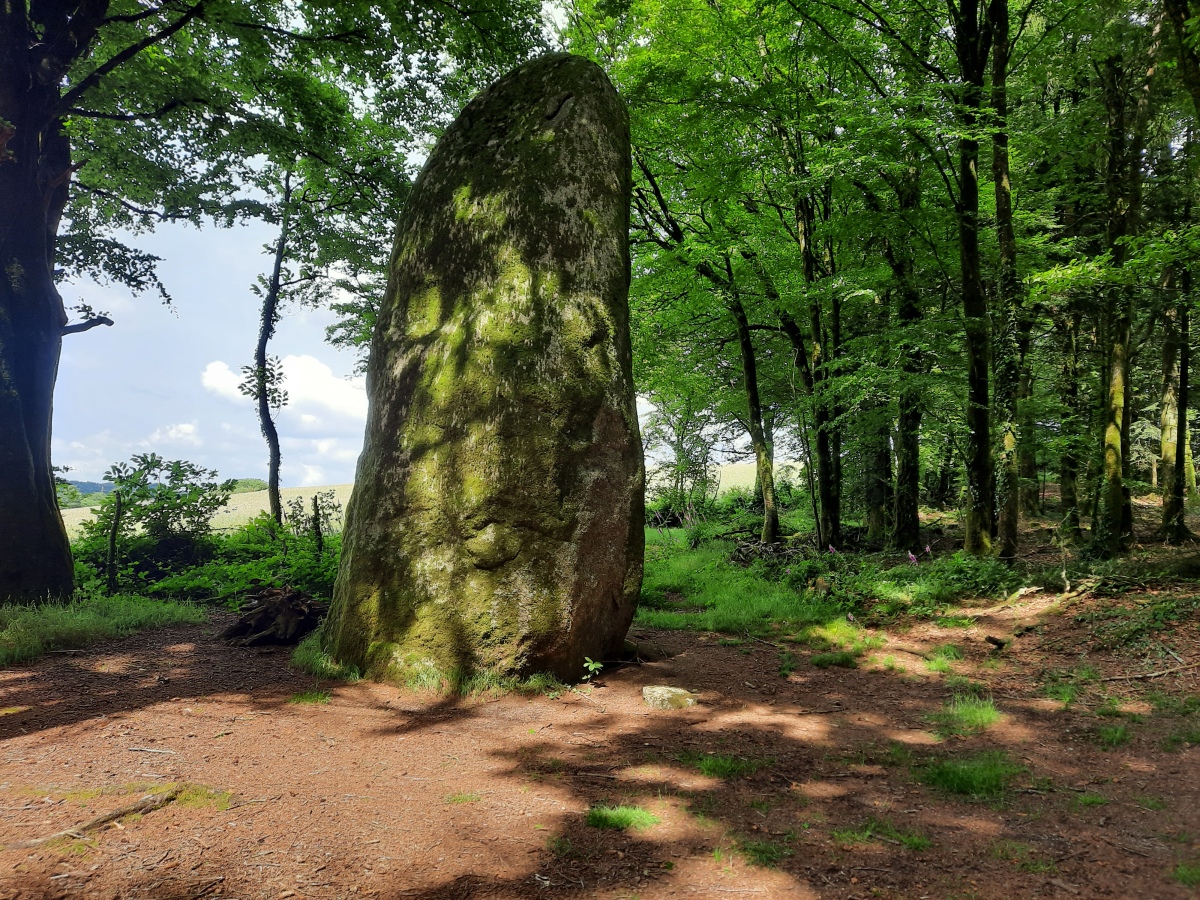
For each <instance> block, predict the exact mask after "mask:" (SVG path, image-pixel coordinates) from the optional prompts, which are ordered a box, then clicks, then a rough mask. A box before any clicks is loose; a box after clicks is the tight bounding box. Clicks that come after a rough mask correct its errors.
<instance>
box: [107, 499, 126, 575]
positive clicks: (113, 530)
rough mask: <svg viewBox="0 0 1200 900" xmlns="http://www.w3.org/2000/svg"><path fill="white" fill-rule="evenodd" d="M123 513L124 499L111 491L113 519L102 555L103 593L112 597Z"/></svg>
mask: <svg viewBox="0 0 1200 900" xmlns="http://www.w3.org/2000/svg"><path fill="white" fill-rule="evenodd" d="M124 512H125V497H124V495H123V494H122V493H121V492H120V491H113V519H112V524H111V525H109V527H108V547H107V548H106V552H105V554H104V586H105V593H107V594H108V596H110V597H111V596H112V595H113V594H115V593H116V592H117V538H118V537H120V535H121V515H122V514H123V513H124Z"/></svg>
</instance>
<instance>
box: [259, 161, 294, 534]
mask: <svg viewBox="0 0 1200 900" xmlns="http://www.w3.org/2000/svg"><path fill="white" fill-rule="evenodd" d="M291 203H292V173H291V172H288V173H287V174H286V175H285V176H284V179H283V206H282V210H283V211H282V217H281V221H280V226H279V240H278V241H276V243H275V260H274V264H273V265H272V268H271V277H270V279H269V280H268V281H267V286H266V290H265V291H264V292H263V302H262V312H261V318H260V320H259V326H258V343H257V344H256V345H255V347H254V399H255V400H256V401H257V406H258V425H259V428H261V429H262V435H263V439H264V440H266V442H267V497H268V500H269V501H270V504H271V518H272V519H274V520H275V524H276V525H282V524H283V503H282V501H281V500H280V497H279V464H280V461H281V457H282V452H281V450H280V447H279V429H278V428H276V427H275V418H274V416H273V415H272V414H271V406H272V402H273V401H275V402H277V403H278V404H279V405H282V400H283V394H282V393H281V390H280V388H279V387H278V385H276V384H275V383H274V379H273V377H272V376H273V374H275V375H277V374H278V373H277V372H275V373H273V370H272V368H271V361H270V359H269V358H268V357H267V345H268V344H269V343H270V342H271V338H272V337H273V336H274V335H275V326H276V324H278V322H279V294H280V289H281V285H282V278H283V262H284V260H285V259H286V258H287V242H288V238H289V237H290V233H289V232H290V226H291Z"/></svg>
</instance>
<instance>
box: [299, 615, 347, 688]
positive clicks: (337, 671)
mask: <svg viewBox="0 0 1200 900" xmlns="http://www.w3.org/2000/svg"><path fill="white" fill-rule="evenodd" d="M291 663H292V665H293V666H295V667H296V668H297V669H299V670H300V671H301V672H305V673H307V674H309V675H312V676H313V677H315V678H322V679H326V680H332V681H349V682H355V681H359V680H360V679H361V678H362V674H361V673H360V672H359V671H358V669H356V668H355V667H354V666H344V665H342V664H341V663H339V662H338V661H337V660H335V659H334V658H333V657H332V656H330V655H329V654H328V653H326V652H325V651H324V650H322V649H321V629H319V628H318V629H317V630H316V631H314V632H313V633H312V634H310V635H309V636H308V637H306V638H305V639H304V640H302V641H301V642H300V643H299V644H297V645H296V649H295V650H293V651H292V659H291Z"/></svg>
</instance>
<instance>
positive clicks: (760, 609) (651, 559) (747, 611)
mask: <svg viewBox="0 0 1200 900" xmlns="http://www.w3.org/2000/svg"><path fill="white" fill-rule="evenodd" d="M728 556H729V545H728V544H727V543H725V542H722V541H712V542H709V543H707V544H705V545H703V546H701V547H700V548H698V549H696V550H689V549H687V548H686V547H684V546H678V545H673V544H669V543H666V542H652V543H650V544H648V545H647V547H646V572H645V578H644V579H643V582H642V598H641V603H640V604H639V606H638V612H637V619H636V621H637V623H638V624H639V625H643V626H647V627H650V628H668V629H687V630H696V631H716V632H722V633H725V634H752V635H766V634H771V633H773V632H774V628H773V626H778V627H779V628H780V629H786V630H789V631H795V630H796V629H798V628H801V627H803V626H805V625H817V624H822V623H825V622H828V621H830V620H832V619H835V618H838V617H840V616H841V615H842V613H841V610H840V608H839V607H838V605H837V604H836V603H834V602H832V601H830V600H828V599H823V598H818V597H815V596H813V595H811V594H808V593H805V592H801V591H798V590H796V589H795V588H793V587H791V586H790V585H788V584H786V583H783V582H781V581H779V580H778V579H773V578H769V577H767V573H766V572H765V571H764V570H762V569H761V568H756V567H750V568H742V567H740V566H736V565H734V564H732V563H731V562H729V560H728Z"/></svg>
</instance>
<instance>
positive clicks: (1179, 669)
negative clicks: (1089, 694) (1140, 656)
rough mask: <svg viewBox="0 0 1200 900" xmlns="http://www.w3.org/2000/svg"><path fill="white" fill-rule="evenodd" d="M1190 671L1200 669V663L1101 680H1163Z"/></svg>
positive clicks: (1102, 679) (1113, 676)
mask: <svg viewBox="0 0 1200 900" xmlns="http://www.w3.org/2000/svg"><path fill="white" fill-rule="evenodd" d="M1189 669H1200V663H1190V664H1189V665H1186V666H1176V667H1175V668H1173V669H1163V670H1162V671H1160V672H1145V673H1143V674H1141V675H1111V676H1109V677H1108V678H1101V679H1100V680H1101V681H1144V680H1146V679H1147V678H1161V677H1162V676H1163V675H1174V674H1175V673H1176V672H1186V671H1188V670H1189Z"/></svg>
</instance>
